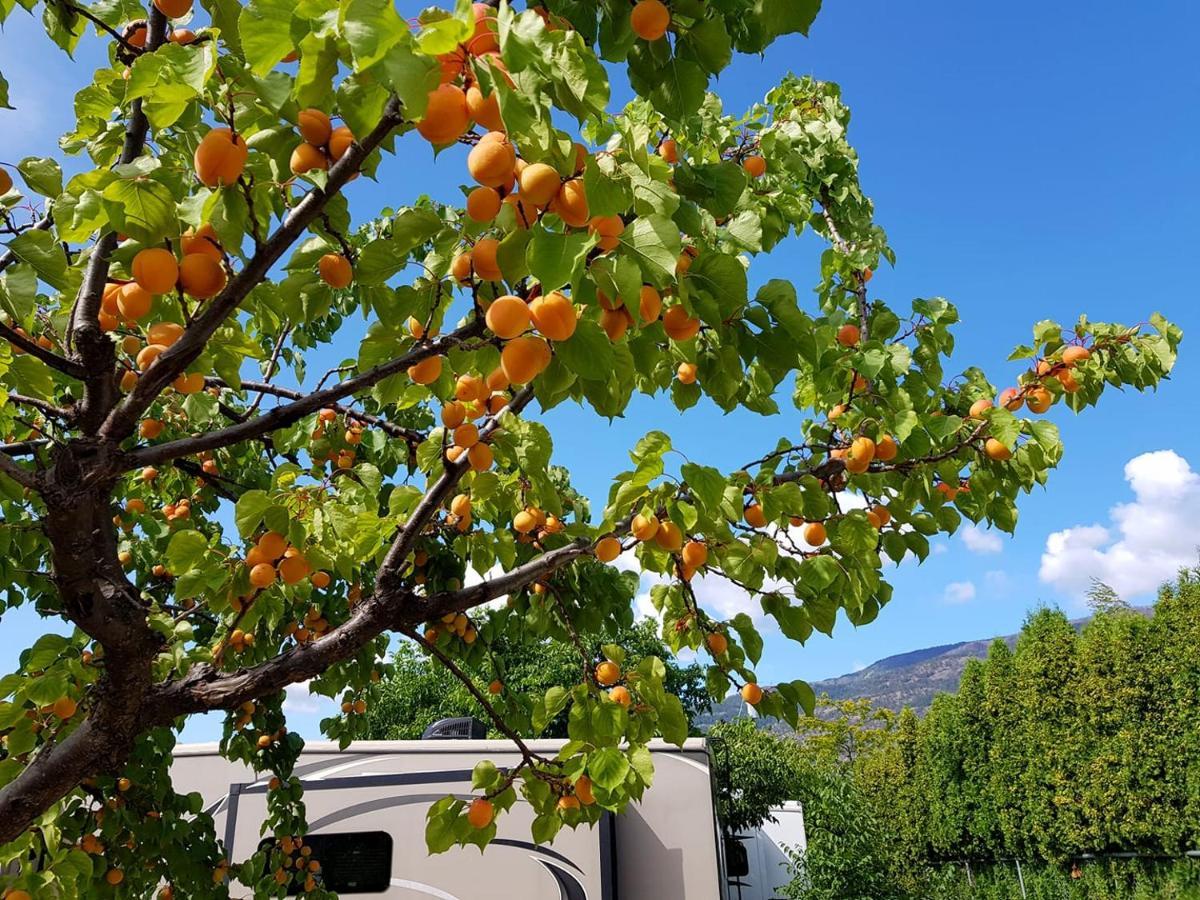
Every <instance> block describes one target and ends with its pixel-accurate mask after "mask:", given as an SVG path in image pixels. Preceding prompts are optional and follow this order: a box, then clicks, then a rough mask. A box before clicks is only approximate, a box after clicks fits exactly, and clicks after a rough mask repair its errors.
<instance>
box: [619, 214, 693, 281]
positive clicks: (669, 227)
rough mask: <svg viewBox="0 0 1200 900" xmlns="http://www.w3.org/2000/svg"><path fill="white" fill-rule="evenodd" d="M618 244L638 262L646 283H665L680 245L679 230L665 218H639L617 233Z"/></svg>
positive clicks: (672, 268) (673, 272) (680, 248)
mask: <svg viewBox="0 0 1200 900" xmlns="http://www.w3.org/2000/svg"><path fill="white" fill-rule="evenodd" d="M620 241H621V245H622V246H623V247H624V248H625V249H626V250H627V251H629V252H630V253H632V254H633V256H634V258H635V259H636V260H637V261H638V265H639V266H641V269H642V273H643V275H644V276H645V278H646V280H647V281H648V282H650V283H652V284H657V285H661V284H665V283H666V282H667V281H668V280H670V279H671V278H673V277H674V275H675V262H676V260H678V259H679V254H680V252H681V251H682V249H683V245H682V244H681V243H680V240H679V229H678V228H676V227H675V223H674V222H672V221H671V220H670V219H668V218H667V217H665V216H643V217H639V218H637V219H635V220H634V221H633V224H632V225H630V226H629V227H628V228H626V229H625V231H624V232H623V233H622V234H621V237H620Z"/></svg>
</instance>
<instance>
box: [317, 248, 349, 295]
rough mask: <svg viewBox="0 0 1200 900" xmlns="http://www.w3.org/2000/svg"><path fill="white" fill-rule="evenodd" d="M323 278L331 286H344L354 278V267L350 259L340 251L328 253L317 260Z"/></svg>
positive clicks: (318, 269)
mask: <svg viewBox="0 0 1200 900" xmlns="http://www.w3.org/2000/svg"><path fill="white" fill-rule="evenodd" d="M317 271H318V272H319V273H320V275H321V280H322V281H323V282H325V283H326V284H327V285H329V286H330V287H331V288H344V287H348V286H349V285H350V282H352V281H353V280H354V268H353V267H352V266H351V265H350V260H348V259H346V257H344V256H342V254H340V253H326V254H325V255H324V256H322V257H321V258H320V259H319V260H318V261H317Z"/></svg>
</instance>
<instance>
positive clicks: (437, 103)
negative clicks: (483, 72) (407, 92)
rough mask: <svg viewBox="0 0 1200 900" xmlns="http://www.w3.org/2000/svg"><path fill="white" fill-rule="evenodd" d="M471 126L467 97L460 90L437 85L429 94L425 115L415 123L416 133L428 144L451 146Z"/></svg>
mask: <svg viewBox="0 0 1200 900" xmlns="http://www.w3.org/2000/svg"><path fill="white" fill-rule="evenodd" d="M470 124H471V113H470V110H468V109H467V97H466V95H465V94H464V93H463V90H462V88H460V87H455V86H454V85H452V84H439V85H438V86H437V87H436V88H435V89H434V90H432V91H430V92H429V101H428V104H427V105H426V107H425V115H423V116H422V117H421V120H420V121H419V122H417V132H418V133H419V134H420V135H421V137H423V138H425V140H427V141H429V143H431V144H434V145H437V146H442V145H445V144H452V143H454V141H456V140H457V139H458V136H459V135H460V134H462V133H463V132H465V131H466V130H467V128H468V127H469V126H470Z"/></svg>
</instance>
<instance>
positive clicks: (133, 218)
mask: <svg viewBox="0 0 1200 900" xmlns="http://www.w3.org/2000/svg"><path fill="white" fill-rule="evenodd" d="M101 196H102V198H103V199H102V202H103V204H104V209H105V211H106V212H107V213H108V218H109V221H110V222H112V224H113V227H114V228H116V229H117V230H118V231H123V232H124V233H125V234H127V235H129V236H130V237H132V238H133V239H134V240H136V241H138V242H139V243H142V244H157V243H158V242H159V241H161V240H162V239H163V238H164V237H167V236H168V235H175V234H177V233H178V232H179V218H178V216H177V215H176V213H175V199H174V198H173V197H172V196H171V192H170V191H169V190H168V189H167V187H166V185H164V184H160V183H159V182H157V181H153V180H151V179H149V178H138V179H134V180H131V181H126V180H118V181H114V182H113V183H112V184H110V185H109V186H108V187H106V188H105V189H104V193H103V194H102V195H101Z"/></svg>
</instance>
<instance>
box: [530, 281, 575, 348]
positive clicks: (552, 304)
mask: <svg viewBox="0 0 1200 900" xmlns="http://www.w3.org/2000/svg"><path fill="white" fill-rule="evenodd" d="M529 315H530V318H532V319H533V324H534V327H536V328H537V330H538V331H540V332H541V333H542V334H543V335H544V336H545V337H548V338H549V339H550V340H552V341H565V340H569V339H570V337H571V335H573V334H574V333H575V327H576V325H577V324H578V322H579V317H578V315H577V314H576V311H575V305H574V304H573V303H571V301H570V300H568V299H567V298H566V295H564V294H563V293H562V292H560V291H551V292H550V293H548V294H543V295H542V296H540V297H537V298H536V299H535V300H534V301H533V302H532V303H530V304H529Z"/></svg>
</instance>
